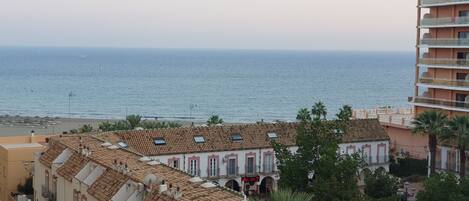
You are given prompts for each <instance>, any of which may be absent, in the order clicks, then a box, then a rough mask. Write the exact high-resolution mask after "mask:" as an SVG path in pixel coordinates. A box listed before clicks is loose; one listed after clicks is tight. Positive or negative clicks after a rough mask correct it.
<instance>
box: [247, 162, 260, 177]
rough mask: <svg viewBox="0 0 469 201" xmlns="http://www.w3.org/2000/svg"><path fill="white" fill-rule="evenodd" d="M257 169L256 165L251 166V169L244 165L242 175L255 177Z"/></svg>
mask: <svg viewBox="0 0 469 201" xmlns="http://www.w3.org/2000/svg"><path fill="white" fill-rule="evenodd" d="M258 168H259V166H257V165H253V166H252V167H249V166H248V165H245V166H244V174H245V175H246V176H254V175H257V169H258Z"/></svg>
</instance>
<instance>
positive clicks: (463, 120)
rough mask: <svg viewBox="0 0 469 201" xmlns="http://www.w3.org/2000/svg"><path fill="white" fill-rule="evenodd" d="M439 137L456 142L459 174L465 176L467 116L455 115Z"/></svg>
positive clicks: (468, 125)
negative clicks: (459, 163) (445, 130)
mask: <svg viewBox="0 0 469 201" xmlns="http://www.w3.org/2000/svg"><path fill="white" fill-rule="evenodd" d="M440 138H441V139H442V140H445V141H453V140H454V142H456V143H457V147H458V150H459V159H460V162H461V165H459V174H460V175H461V177H464V176H466V147H469V117H468V116H455V117H453V118H452V119H451V121H449V122H448V129H447V132H444V133H443V134H442V135H441V136H440Z"/></svg>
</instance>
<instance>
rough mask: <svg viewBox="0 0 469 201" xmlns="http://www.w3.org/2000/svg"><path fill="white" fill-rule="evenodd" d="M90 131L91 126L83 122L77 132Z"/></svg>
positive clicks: (91, 129)
mask: <svg viewBox="0 0 469 201" xmlns="http://www.w3.org/2000/svg"><path fill="white" fill-rule="evenodd" d="M91 131H93V126H91V125H90V124H85V125H83V126H81V127H80V128H79V129H78V132H79V133H89V132H91Z"/></svg>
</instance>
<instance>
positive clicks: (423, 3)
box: [420, 0, 469, 6]
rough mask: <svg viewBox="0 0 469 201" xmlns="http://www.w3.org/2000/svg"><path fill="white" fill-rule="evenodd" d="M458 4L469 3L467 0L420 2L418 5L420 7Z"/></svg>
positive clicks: (421, 0) (427, 0)
mask: <svg viewBox="0 0 469 201" xmlns="http://www.w3.org/2000/svg"><path fill="white" fill-rule="evenodd" d="M458 3H469V0H420V5H422V6H431V5H444V4H458Z"/></svg>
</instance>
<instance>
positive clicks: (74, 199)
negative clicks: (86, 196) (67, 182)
mask: <svg viewBox="0 0 469 201" xmlns="http://www.w3.org/2000/svg"><path fill="white" fill-rule="evenodd" d="M79 195H80V191H77V190H75V189H73V201H78V196H79Z"/></svg>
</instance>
